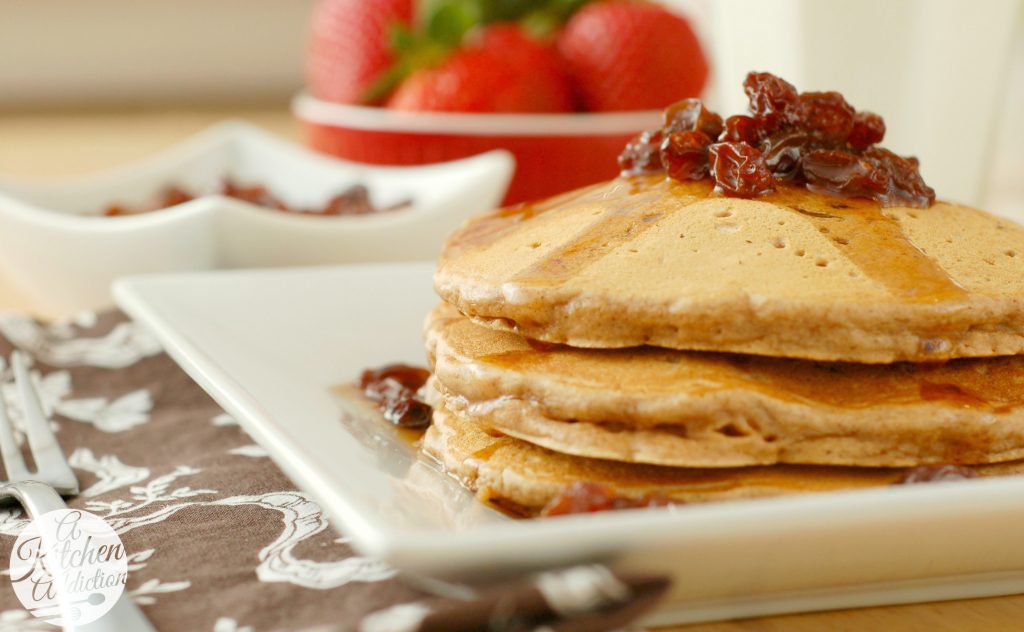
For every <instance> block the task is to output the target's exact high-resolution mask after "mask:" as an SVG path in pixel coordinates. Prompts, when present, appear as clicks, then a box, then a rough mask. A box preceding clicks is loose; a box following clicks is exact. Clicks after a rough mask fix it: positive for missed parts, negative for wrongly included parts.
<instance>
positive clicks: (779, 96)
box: [743, 72, 799, 133]
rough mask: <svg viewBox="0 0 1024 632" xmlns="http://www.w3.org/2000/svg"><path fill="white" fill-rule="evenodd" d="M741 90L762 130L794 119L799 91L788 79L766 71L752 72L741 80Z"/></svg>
mask: <svg viewBox="0 0 1024 632" xmlns="http://www.w3.org/2000/svg"><path fill="white" fill-rule="evenodd" d="M743 90H744V91H745V92H746V93H747V98H748V99H749V100H750V113H751V114H752V115H753V117H754V120H756V121H757V124H758V127H760V128H761V130H763V131H764V132H767V133H771V132H774V131H775V130H777V129H778V128H779V127H781V126H783V125H787V124H791V123H793V122H794V121H796V118H797V116H798V112H797V109H798V108H797V105H798V104H799V93H798V92H797V91H796V88H795V87H793V84H791V83H789V82H788V81H785V80H783V79H780V78H779V77H776V76H775V75H773V74H770V73H767V72H752V73H749V74H748V75H747V78H746V80H745V81H744V82H743Z"/></svg>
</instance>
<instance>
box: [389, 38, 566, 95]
mask: <svg viewBox="0 0 1024 632" xmlns="http://www.w3.org/2000/svg"><path fill="white" fill-rule="evenodd" d="M387 105H388V107H391V108H394V109H398V110H420V111H423V110H428V111H440V112H568V111H571V110H572V109H573V102H572V91H571V89H570V87H569V84H568V81H567V80H566V78H565V76H564V75H563V74H562V72H561V70H560V69H559V67H558V58H557V55H556V54H555V53H554V51H553V50H552V49H551V48H549V47H546V46H544V45H543V44H541V43H540V42H538V41H536V40H535V39H533V38H531V37H530V36H528V35H527V34H526V33H525V32H523V30H522V29H521V28H520V27H519V26H517V25H515V24H510V23H506V24H496V25H494V26H489V27H486V28H484V29H482V30H481V31H479V32H477V33H475V34H474V35H473V36H471V37H470V38H469V39H468V41H467V42H466V43H465V44H464V45H463V46H462V47H461V48H459V49H457V50H456V51H455V52H454V53H452V54H451V55H450V56H449V57H448V58H447V59H445V60H444V61H443V62H441V64H440V65H438V66H436V67H433V68H427V69H422V70H418V71H416V72H414V73H413V74H412V75H410V76H409V77H408V78H407V79H406V80H405V81H403V82H402V83H401V85H399V87H398V89H397V90H396V91H395V92H394V94H393V95H392V96H391V99H390V100H389V101H388V103H387Z"/></svg>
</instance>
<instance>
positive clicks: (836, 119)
mask: <svg viewBox="0 0 1024 632" xmlns="http://www.w3.org/2000/svg"><path fill="white" fill-rule="evenodd" d="M854 114H855V111H854V109H853V108H852V107H850V104H849V103H847V102H846V99H844V98H843V95H841V94H839V93H838V92H804V93H803V94H801V95H800V124H801V127H803V128H804V129H805V130H807V133H808V134H809V135H810V136H811V137H812V138H814V139H815V140H817V141H820V142H823V143H828V144H830V145H840V144H842V143H845V142H846V139H847V138H849V136H850V132H852V131H853V118H854Z"/></svg>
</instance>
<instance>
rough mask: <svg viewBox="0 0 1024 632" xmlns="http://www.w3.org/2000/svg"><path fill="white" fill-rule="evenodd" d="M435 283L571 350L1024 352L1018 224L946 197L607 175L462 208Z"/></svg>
mask: <svg viewBox="0 0 1024 632" xmlns="http://www.w3.org/2000/svg"><path fill="white" fill-rule="evenodd" d="M434 284H435V288H436V289H437V291H438V293H439V294H440V295H441V297H442V298H443V299H444V300H445V301H446V302H448V303H451V304H453V305H455V306H457V307H458V308H459V309H460V310H461V311H462V312H463V313H465V314H467V315H468V316H470V317H472V318H473V319H475V320H477V321H478V322H480V323H484V324H487V325H489V326H491V327H495V328H499V329H506V330H510V331H516V332H518V333H520V334H522V335H524V336H527V337H530V338H534V339H537V340H543V341H548V342H554V343H564V344H568V345H571V346H575V347H597V348H619V347H633V346H640V345H654V346H660V347H668V348H673V349H683V350H706V351H718V352H733V353H744V354H756V355H766V356H777V357H791V358H803V359H812V360H826V361H848V362H862V363H888V362H895V361H917V362H926V361H938V360H946V359H951V358H959V357H988V356H999V355H1013V354H1017V353H1021V352H1024V228H1021V227H1020V226H1018V225H1016V224H1014V223H1012V222H1010V221H1007V220H1002V219H999V218H996V217H995V216H992V215H989V214H987V213H985V212H983V211H979V210H975V209H972V208H969V207H966V206H960V205H956V204H950V203H945V202H938V203H936V204H934V205H933V206H931V207H930V208H927V209H911V208H898V207H896V208H885V209H883V208H880V207H879V206H878V205H877V204H876V203H874V202H870V201H866V200H859V199H849V198H838V197H830V196H827V195H822V194H816V193H813V192H810V191H807V190H806V189H804V188H796V187H783V188H781V189H780V190H779V191H777V192H775V193H773V194H770V195H767V196H764V197H761V198H757V199H739V198H728V197H723V196H720V195H718V194H715V193H713V192H712V190H711V185H710V183H708V182H685V183H684V182H677V181H668V180H666V179H665V178H664V177H659V176H652V177H645V178H634V179H621V178H620V179H617V180H613V181H611V182H608V183H604V184H601V185H596V186H594V187H590V188H587V189H582V190H580V191H576V192H573V193H569V194H566V195H563V196H560V197H558V198H553V199H552V200H549V201H547V202H544V203H539V204H534V205H524V206H519V207H512V208H509V209H504V210H499V211H495V212H492V213H490V214H486V215H483V216H480V217H477V218H475V219H472V220H470V221H469V222H468V223H466V224H465V225H463V226H462V227H461V228H460V229H459V230H457V231H456V232H455V233H453V235H452V236H451V237H450V238H449V241H448V243H447V244H446V246H445V249H444V252H443V254H442V257H441V260H440V264H439V267H438V269H437V272H436V274H435V276H434Z"/></svg>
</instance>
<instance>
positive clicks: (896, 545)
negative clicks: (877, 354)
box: [115, 264, 1024, 624]
mask: <svg viewBox="0 0 1024 632" xmlns="http://www.w3.org/2000/svg"><path fill="white" fill-rule="evenodd" d="M431 271H432V266H431V265H429V264H396V265H366V266H351V267H337V268H319V269H316V268H314V269H309V268H307V269H297V270H278V271H274V270H271V271H237V272H217V273H205V274H184V275H173V276H170V275H168V276H153V277H138V278H134V279H128V280H124V281H121V282H119V283H118V284H117V285H116V287H115V296H116V297H117V299H118V302H119V303H120V305H121V306H122V307H123V308H124V309H125V310H126V311H127V312H128V313H129V314H131V315H132V316H133V317H134V318H135V319H137V320H138V321H140V322H143V323H145V324H147V325H148V326H149V327H150V328H151V329H152V330H153V332H155V333H156V335H157V336H158V337H159V338H160V339H161V341H162V342H163V344H164V345H165V347H166V348H167V351H168V352H169V353H170V354H171V356H172V357H173V358H175V359H176V360H177V361H178V362H179V363H180V364H181V365H182V367H184V369H185V370H186V371H187V372H188V373H189V374H190V375H191V376H192V377H193V378H194V379H195V380H196V381H197V382H198V383H199V384H200V385H201V386H202V387H203V388H205V389H206V390H207V391H209V392H210V394H211V395H212V396H213V397H214V398H215V399H216V400H217V401H218V402H219V403H220V404H221V405H222V406H223V407H224V408H225V409H226V410H227V411H228V412H229V413H231V414H232V415H234V416H235V417H236V418H237V419H238V421H239V422H241V423H242V424H243V425H244V426H245V428H246V429H247V430H248V431H249V432H250V434H252V435H253V437H254V438H255V439H256V440H257V441H259V443H260V444H262V445H263V446H264V447H265V448H266V449H267V451H268V452H269V453H270V454H271V455H272V456H273V458H274V459H275V460H276V461H277V463H278V464H279V465H280V466H281V467H282V469H283V470H284V471H285V472H286V473H287V474H288V475H289V476H290V477H291V478H292V479H293V480H294V481H295V482H296V484H298V485H299V486H300V487H302V488H303V489H305V490H306V491H308V492H309V493H310V494H312V495H313V496H314V497H315V498H316V499H317V500H318V501H319V502H320V503H321V504H322V505H323V507H324V508H325V509H326V510H327V511H328V512H329V513H330V514H331V516H332V517H333V519H334V520H335V524H336V525H337V527H338V528H339V529H340V530H341V531H343V532H344V533H345V534H346V535H348V536H350V537H351V538H352V542H353V544H354V545H355V546H356V547H357V548H358V549H359V550H360V551H362V552H364V553H366V554H369V555H374V556H378V557H380V558H382V559H384V560H385V561H386V562H388V563H390V564H392V565H393V566H395V567H396V568H398V569H400V570H402V571H406V572H409V573H415V574H421V575H430V576H436V577H443V578H455V579H485V578H488V577H494V576H497V575H501V574H507V573H511V572H518V571H524V570H529V569H536V568H541V567H547V566H552V565H557V564H566V563H571V562H578V561H583V560H599V561H603V562H607V563H609V564H611V565H613V566H614V567H616V568H620V569H629V570H642V571H647V572H655V573H665V574H668V575H671V576H672V577H673V579H674V580H675V581H674V584H673V587H672V589H671V591H670V593H669V595H668V597H667V599H666V600H665V601H664V603H663V605H662V609H661V610H659V612H658V613H656V614H655V615H654V617H653V618H652V619H650V620H649V621H648V623H651V624H656V623H658V624H660V623H673V622H687V621H698V620H708V619H715V618H732V617H741V616H754V615H761V614H772V613H780V612H794V611H802V610H816V609H828V608H847V607H854V606H864V605H872V604H882V603H900V602H911V601H925V600H936V599H952V598H957V597H973V596H983V595H998V594H1010V593H1016V592H1024V570H1022V569H1024V534H1022V532H1021V527H1020V525H1022V524H1024V502H1022V498H1024V478H1003V479H985V480H973V481H964V482H957V483H943V484H934V485H919V486H908V487H902V488H882V489H874V490H868V491H857V492H847V493H833V494H821V495H807V496H800V497H789V498H779V499H770V500H756V501H745V502H727V503H720V504H713V505H699V506H698V505H695V506H688V507H679V508H674V509H671V508H670V509H646V510H639V511H622V512H614V513H607V514H597V515H586V516H575V517H566V518H558V519H548V520H534V521H513V520H510V519H507V518H505V517H504V516H502V515H500V514H498V513H497V512H494V511H492V510H490V509H487V508H486V507H484V506H482V505H481V504H480V503H478V502H476V501H475V500H474V499H473V497H472V496H471V495H470V494H469V493H467V492H465V491H464V490H463V489H462V488H461V487H460V486H459V485H458V484H457V483H455V482H454V481H453V480H451V479H450V478H448V477H446V476H445V475H443V474H442V473H440V472H438V471H436V470H435V469H433V468H432V467H431V466H430V465H429V464H428V463H427V462H426V461H424V460H420V459H417V458H416V456H415V455H414V454H413V452H412V450H411V448H410V447H409V446H408V445H407V444H406V443H405V442H403V441H402V440H401V438H400V437H399V436H398V435H397V433H395V432H394V431H393V429H391V428H389V427H385V426H382V425H380V424H379V423H378V422H374V421H372V420H371V419H370V418H360V416H359V415H358V414H351V411H349V412H344V413H343V410H344V406H343V404H342V403H341V401H340V399H339V398H338V397H337V395H335V394H332V388H333V387H335V386H336V385H338V384H339V383H344V382H349V381H352V380H354V379H356V378H357V377H358V375H359V373H360V372H361V371H362V370H363V369H364V368H367V367H375V366H379V365H382V364H385V363H389V362H409V363H418V364H422V363H423V362H424V351H423V343H422V340H421V333H420V332H421V326H422V321H423V318H424V315H425V314H426V313H427V311H428V310H429V309H430V308H431V307H432V306H433V304H434V303H435V302H436V301H437V298H436V297H435V296H434V294H433V292H432V290H431V280H430V277H431Z"/></svg>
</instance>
